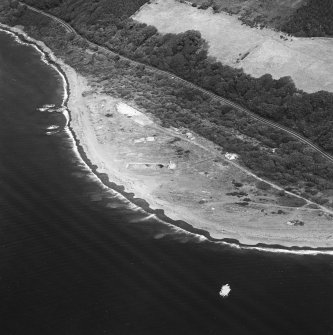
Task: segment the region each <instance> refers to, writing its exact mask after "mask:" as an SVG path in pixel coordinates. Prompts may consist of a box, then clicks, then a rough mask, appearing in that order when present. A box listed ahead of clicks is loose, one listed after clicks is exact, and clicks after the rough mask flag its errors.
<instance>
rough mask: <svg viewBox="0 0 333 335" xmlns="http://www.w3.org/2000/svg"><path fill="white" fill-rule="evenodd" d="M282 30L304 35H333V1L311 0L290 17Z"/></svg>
mask: <svg viewBox="0 0 333 335" xmlns="http://www.w3.org/2000/svg"><path fill="white" fill-rule="evenodd" d="M282 30H283V31H285V32H287V33H289V34H292V35H295V36H302V37H314V36H333V1H332V0H309V1H308V2H307V4H305V5H304V6H302V7H301V8H299V9H298V10H297V11H296V13H294V15H293V16H292V17H290V19H289V20H288V22H287V23H286V24H285V25H283V27H282Z"/></svg>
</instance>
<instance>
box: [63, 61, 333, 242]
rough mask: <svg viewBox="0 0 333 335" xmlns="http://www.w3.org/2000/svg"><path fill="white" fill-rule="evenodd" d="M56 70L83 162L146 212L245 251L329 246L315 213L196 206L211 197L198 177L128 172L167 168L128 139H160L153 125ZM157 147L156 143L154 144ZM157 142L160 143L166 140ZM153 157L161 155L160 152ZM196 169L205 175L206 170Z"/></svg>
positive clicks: (325, 222)
mask: <svg viewBox="0 0 333 335" xmlns="http://www.w3.org/2000/svg"><path fill="white" fill-rule="evenodd" d="M62 68H63V70H64V71H65V73H66V76H67V78H68V81H69V85H70V96H69V101H68V107H69V110H70V111H71V117H72V120H71V127H72V128H73V130H74V132H75V134H76V137H77V138H78V140H79V143H80V145H81V146H82V148H83V150H84V152H85V153H86V155H87V157H88V158H89V160H90V161H91V162H92V163H93V164H94V165H97V167H98V168H97V171H98V172H99V173H106V174H107V175H108V177H109V180H110V181H111V182H114V183H116V184H118V185H123V186H124V190H125V192H126V193H134V195H135V197H136V198H141V199H144V200H146V201H147V202H148V203H149V206H150V208H151V209H163V210H164V213H165V214H166V216H168V217H169V218H171V219H173V220H183V221H185V222H188V223H189V224H191V225H192V226H193V227H195V228H200V229H204V230H206V231H208V232H209V233H210V235H211V236H212V237H213V238H217V239H225V238H231V239H236V240H238V241H240V242H241V243H243V244H249V245H255V244H257V243H264V244H268V245H275V244H278V245H282V246H286V247H292V246H298V247H314V248H316V247H332V246H333V244H332V239H331V238H330V237H331V236H332V235H331V234H332V232H333V229H332V228H333V227H332V226H333V224H332V220H331V219H330V218H328V217H327V216H325V215H322V214H320V216H319V215H318V214H319V211H315V210H309V209H296V210H295V209H292V210H290V209H288V208H287V209H285V214H284V215H282V216H278V215H270V214H269V213H267V212H266V213H265V215H263V212H262V209H263V208H265V207H267V206H266V205H265V204H262V206H260V204H253V205H252V206H250V208H246V209H245V208H239V207H237V206H235V205H234V203H232V202H230V200H229V201H226V200H225V199H221V198H220V199H218V200H219V201H214V204H213V201H212V202H207V203H204V204H202V205H199V203H200V199H201V198H202V195H200V194H199V195H198V196H197V197H196V198H195V197H194V198H193V192H196V193H199V192H200V191H201V192H202V193H204V192H206V193H208V192H210V194H213V193H214V189H215V187H214V186H212V185H207V184H206V183H205V182H204V181H201V182H199V181H198V180H196V182H194V181H193V178H194V177H196V178H197V179H200V178H205V179H207V178H206V177H202V174H200V175H199V174H196V172H194V171H191V172H188V173H187V174H184V173H183V174H178V172H177V169H176V170H175V171H171V170H165V171H163V172H160V171H154V170H149V171H148V172H147V171H145V170H144V169H141V168H133V169H130V168H128V165H129V164H134V163H131V162H133V161H135V162H140V164H141V163H144V162H145V161H147V159H149V162H154V161H158V162H162V163H163V164H166V163H167V162H168V159H166V158H163V153H162V155H159V154H157V153H156V152H154V148H152V147H151V146H150V147H149V149H148V150H149V151H150V152H149V153H147V152H144V151H145V149H144V147H143V146H144V145H145V143H142V144H141V143H136V144H135V143H134V144H133V139H131V135H129V133H131V134H133V132H137V134H136V135H134V136H132V138H134V137H136V138H139V139H140V138H141V139H142V138H143V137H140V136H142V135H147V134H148V132H149V130H152V131H153V133H154V134H151V135H156V133H158V132H157V131H156V130H159V134H161V131H162V130H161V129H158V127H157V126H156V125H153V127H152V129H149V127H151V126H152V124H151V123H150V124H149V125H146V126H145V125H140V124H138V123H137V122H136V121H135V120H134V121H133V119H132V118H131V117H128V115H121V113H120V112H119V111H117V106H118V105H119V104H120V103H122V102H119V100H117V99H114V98H113V97H110V96H107V95H103V94H98V93H92V94H87V93H84V92H91V87H89V85H88V82H87V80H86V79H85V78H83V77H82V76H79V75H78V74H77V73H76V72H75V71H74V70H73V69H72V68H70V67H68V66H66V65H62ZM82 93H83V95H84V97H83V96H82ZM108 113H112V115H113V116H112V122H110V119H107V118H105V114H108ZM120 129H122V130H120ZM119 130H120V131H119ZM127 131H128V132H129V133H127ZM124 134H125V136H124ZM159 137H161V135H159ZM155 138H156V136H155ZM126 140H127V141H126ZM158 141H159V139H158V138H157V139H156V140H155V142H158ZM160 141H161V143H162V142H164V143H165V142H166V139H160ZM202 141H203V140H202ZM203 142H204V141H203ZM211 145H212V144H211ZM212 146H213V145H212ZM133 147H135V148H133ZM140 147H141V148H140ZM139 148H140V149H139ZM158 151H159V152H161V148H160V146H159V147H158ZM202 155H204V154H203V153H202ZM148 157H149V158H148ZM152 158H154V159H152ZM201 158H205V157H200V159H201ZM180 164H181V162H177V166H179V165H180ZM144 165H145V164H144ZM202 168H203V169H206V170H207V167H202ZM223 168H224V170H225V173H230V171H227V170H230V166H228V165H226V164H224V166H223ZM199 173H200V172H199ZM232 176H233V177H236V176H238V178H239V179H241V178H246V176H244V175H242V173H241V171H237V172H236V171H235V170H234V169H233V173H232ZM229 179H230V178H229ZM250 182H251V181H250ZM191 183H194V184H195V186H194V190H193V189H191V187H190V186H189V185H190V184H191ZM226 183H228V181H226ZM197 186H198V187H199V190H198V189H197ZM217 191H218V190H217ZM212 206H214V207H212ZM274 208H275V209H277V210H278V208H280V209H281V207H279V206H274V205H272V206H270V210H272V209H274ZM292 217H297V218H298V219H306V223H307V224H306V225H305V226H304V227H294V226H288V225H287V224H286V222H287V221H288V220H289V219H290V218H292ZM310 220H313V221H310Z"/></svg>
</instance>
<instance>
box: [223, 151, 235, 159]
mask: <svg viewBox="0 0 333 335" xmlns="http://www.w3.org/2000/svg"><path fill="white" fill-rule="evenodd" d="M224 157H225V158H226V159H229V161H233V160H235V159H237V158H238V155H237V154H233V153H230V152H227V153H226V154H225V155H224Z"/></svg>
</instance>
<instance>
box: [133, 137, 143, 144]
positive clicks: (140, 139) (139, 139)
mask: <svg viewBox="0 0 333 335" xmlns="http://www.w3.org/2000/svg"><path fill="white" fill-rule="evenodd" d="M143 142H146V139H145V138H144V137H142V138H138V139H136V140H134V143H143Z"/></svg>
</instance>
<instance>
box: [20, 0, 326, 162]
mask: <svg viewBox="0 0 333 335" xmlns="http://www.w3.org/2000/svg"><path fill="white" fill-rule="evenodd" d="M20 3H21V4H23V5H25V6H27V7H28V8H29V9H30V10H32V11H34V12H37V13H40V14H42V15H44V16H47V17H49V18H51V19H53V20H55V21H56V22H58V23H59V24H61V25H62V26H63V27H64V28H65V29H66V31H67V32H69V33H74V34H75V35H78V36H80V37H81V38H83V39H85V40H86V41H87V43H88V44H89V45H90V46H91V47H94V48H96V47H98V48H99V49H100V50H104V51H105V52H107V53H109V54H112V55H113V56H118V57H119V59H122V60H126V61H128V62H130V63H131V64H132V65H144V66H145V67H146V68H148V69H150V70H152V71H154V72H155V73H160V74H163V75H166V76H168V77H169V78H171V79H173V80H177V81H180V82H182V83H184V84H185V85H186V86H187V87H192V88H193V89H195V90H199V91H200V92H203V93H205V94H207V95H208V96H210V97H211V98H213V99H216V100H218V101H220V102H221V103H223V104H224V105H227V106H230V107H233V108H235V109H236V110H238V111H239V112H243V113H245V114H247V115H248V116H250V117H251V118H252V119H254V120H257V121H259V122H261V123H263V124H265V125H268V126H271V127H273V128H275V129H279V130H281V131H284V132H285V133H287V134H289V135H291V136H292V137H294V138H296V139H297V140H299V141H300V142H302V143H304V144H306V145H308V146H309V147H311V148H312V149H313V150H315V151H316V152H318V153H319V154H321V155H322V157H324V158H326V159H327V160H328V161H330V162H331V163H333V156H332V155H330V154H329V153H327V152H325V151H324V150H323V149H321V148H320V147H319V146H317V145H316V144H314V143H313V142H312V141H310V140H309V139H307V138H305V137H303V136H302V135H300V134H298V133H297V132H295V131H293V130H291V129H288V128H286V127H284V126H282V125H280V124H277V123H275V122H273V121H270V120H266V119H265V118H263V117H261V116H259V115H257V114H255V113H253V112H251V111H250V110H248V109H246V108H244V107H242V106H240V105H238V104H236V103H234V102H232V101H230V100H227V99H225V98H222V97H220V96H218V95H216V94H214V93H212V92H210V91H207V90H205V89H204V88H202V87H199V86H196V85H195V84H192V83H191V82H188V81H186V80H185V79H182V78H180V77H177V76H176V75H175V74H173V73H169V72H166V71H163V70H160V69H157V68H155V67H152V66H149V65H147V64H145V63H140V62H137V61H134V60H132V59H130V58H127V57H125V56H122V55H120V54H117V53H116V52H114V51H111V50H110V49H107V48H105V47H103V46H100V45H98V44H95V43H93V42H91V41H89V40H87V39H86V38H85V37H83V36H81V35H80V34H79V33H78V32H76V30H75V29H74V28H73V27H72V26H71V25H69V24H68V23H66V22H64V21H63V20H61V19H59V18H58V17H56V16H54V15H52V14H49V13H46V12H44V11H42V10H39V9H37V8H35V7H32V6H29V5H27V4H25V3H23V2H20Z"/></svg>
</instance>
